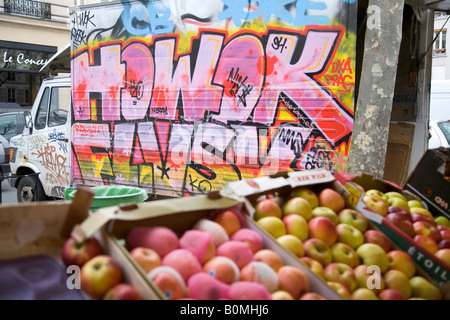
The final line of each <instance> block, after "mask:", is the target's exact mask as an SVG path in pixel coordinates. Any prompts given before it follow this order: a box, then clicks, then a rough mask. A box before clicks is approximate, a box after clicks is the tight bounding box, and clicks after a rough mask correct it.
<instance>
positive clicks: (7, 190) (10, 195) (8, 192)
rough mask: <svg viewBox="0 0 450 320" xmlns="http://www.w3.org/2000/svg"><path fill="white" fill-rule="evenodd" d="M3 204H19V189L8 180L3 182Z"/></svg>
mask: <svg viewBox="0 0 450 320" xmlns="http://www.w3.org/2000/svg"><path fill="white" fill-rule="evenodd" d="M1 187H2V188H1V200H2V201H1V203H0V205H1V204H10V203H17V189H16V188H13V187H11V186H10V185H9V182H8V180H3V181H1Z"/></svg>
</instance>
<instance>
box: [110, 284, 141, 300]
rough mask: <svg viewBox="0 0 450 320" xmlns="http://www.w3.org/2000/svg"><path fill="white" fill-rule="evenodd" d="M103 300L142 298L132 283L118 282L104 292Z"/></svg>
mask: <svg viewBox="0 0 450 320" xmlns="http://www.w3.org/2000/svg"><path fill="white" fill-rule="evenodd" d="M103 300H142V297H141V294H140V293H139V291H137V290H136V288H135V287H133V286H132V285H130V284H128V283H119V284H116V285H115V286H114V287H112V288H111V289H109V290H108V291H107V292H106V293H105V295H104V297H103Z"/></svg>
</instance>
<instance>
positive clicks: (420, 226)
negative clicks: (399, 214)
mask: <svg viewBox="0 0 450 320" xmlns="http://www.w3.org/2000/svg"><path fill="white" fill-rule="evenodd" d="M413 227H414V232H415V233H416V234H421V235H424V236H429V237H430V238H432V239H433V240H434V241H435V242H436V243H438V242H439V241H441V239H442V237H441V233H440V232H439V230H438V229H437V228H436V227H435V225H433V224H431V223H429V222H427V221H416V222H414V223H413Z"/></svg>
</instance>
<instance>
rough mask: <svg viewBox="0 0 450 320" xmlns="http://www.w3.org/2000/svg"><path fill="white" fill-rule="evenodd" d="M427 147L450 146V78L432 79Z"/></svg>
mask: <svg viewBox="0 0 450 320" xmlns="http://www.w3.org/2000/svg"><path fill="white" fill-rule="evenodd" d="M428 128H429V136H428V149H436V148H439V147H444V148H449V147H450V80H432V81H431V89H430V113H429V124H428Z"/></svg>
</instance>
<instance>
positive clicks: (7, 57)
mask: <svg viewBox="0 0 450 320" xmlns="http://www.w3.org/2000/svg"><path fill="white" fill-rule="evenodd" d="M55 52H56V50H55ZM55 52H43V51H37V50H24V49H20V48H17V49H15V48H5V47H0V70H1V71H12V72H39V70H40V69H41V68H42V67H43V66H44V65H45V64H46V63H47V61H48V60H49V59H50V58H51V57H52V56H53V54H54V53H55Z"/></svg>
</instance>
